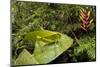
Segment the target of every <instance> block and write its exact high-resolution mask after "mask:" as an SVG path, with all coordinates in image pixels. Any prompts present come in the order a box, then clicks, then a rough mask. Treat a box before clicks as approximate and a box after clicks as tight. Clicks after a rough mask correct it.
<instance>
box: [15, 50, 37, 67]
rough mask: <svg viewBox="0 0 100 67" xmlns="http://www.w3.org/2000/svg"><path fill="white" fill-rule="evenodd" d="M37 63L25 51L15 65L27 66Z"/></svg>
mask: <svg viewBox="0 0 100 67" xmlns="http://www.w3.org/2000/svg"><path fill="white" fill-rule="evenodd" d="M36 63H37V61H36V60H35V59H34V58H33V57H32V55H31V54H30V53H29V52H28V51H27V50H26V49H24V50H23V51H22V52H21V53H20V55H19V56H18V58H17V59H16V61H15V65H27V64H36Z"/></svg>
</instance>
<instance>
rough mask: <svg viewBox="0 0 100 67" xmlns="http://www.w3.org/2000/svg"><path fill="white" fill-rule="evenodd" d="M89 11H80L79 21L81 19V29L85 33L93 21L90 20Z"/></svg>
mask: <svg viewBox="0 0 100 67" xmlns="http://www.w3.org/2000/svg"><path fill="white" fill-rule="evenodd" d="M90 13H91V12H90V11H86V10H85V9H83V8H81V9H80V19H81V25H80V26H81V27H82V29H83V30H85V31H87V29H88V28H89V26H90V24H91V22H93V19H91V18H90Z"/></svg>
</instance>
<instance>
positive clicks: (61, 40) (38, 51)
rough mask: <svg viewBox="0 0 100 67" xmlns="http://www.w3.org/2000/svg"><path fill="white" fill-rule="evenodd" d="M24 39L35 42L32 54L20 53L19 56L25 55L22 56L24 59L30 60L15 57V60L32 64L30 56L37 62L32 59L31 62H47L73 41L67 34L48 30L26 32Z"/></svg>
mask: <svg viewBox="0 0 100 67" xmlns="http://www.w3.org/2000/svg"><path fill="white" fill-rule="evenodd" d="M24 41H33V42H34V44H35V49H34V51H33V54H32V55H29V53H27V54H28V55H27V54H23V53H21V54H20V56H21V57H22V55H23V56H24V55H27V56H25V57H22V58H23V59H24V60H26V59H27V58H29V59H30V61H29V62H24V60H23V59H20V60H18V59H17V60H16V61H17V62H18V63H20V64H29V63H31V64H32V62H31V61H32V60H33V59H32V58H34V60H35V61H37V62H38V63H37V62H34V60H33V64H46V63H49V62H51V61H52V60H54V59H56V58H57V57H58V56H59V55H60V54H62V53H63V52H64V51H65V50H67V49H68V48H69V47H70V46H71V44H72V43H73V39H71V38H70V37H68V36H67V35H65V34H61V33H59V32H53V31H48V30H40V31H34V32H30V33H28V34H26V36H25V38H24ZM31 56H32V57H31ZM21 57H18V58H21ZM22 61H23V62H22ZM18 63H16V64H18Z"/></svg>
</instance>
